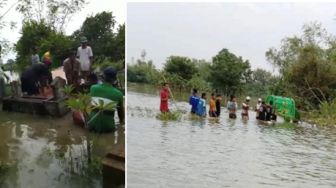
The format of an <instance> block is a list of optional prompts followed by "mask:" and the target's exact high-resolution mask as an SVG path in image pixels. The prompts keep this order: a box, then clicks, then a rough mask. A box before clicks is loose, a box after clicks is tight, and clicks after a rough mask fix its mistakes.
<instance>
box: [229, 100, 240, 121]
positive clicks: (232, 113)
mask: <svg viewBox="0 0 336 188" xmlns="http://www.w3.org/2000/svg"><path fill="white" fill-rule="evenodd" d="M237 108H238V105H237V102H236V97H235V96H234V95H231V97H230V101H229V102H228V104H227V109H228V110H229V118H231V119H236V118H237V115H236V111H237Z"/></svg>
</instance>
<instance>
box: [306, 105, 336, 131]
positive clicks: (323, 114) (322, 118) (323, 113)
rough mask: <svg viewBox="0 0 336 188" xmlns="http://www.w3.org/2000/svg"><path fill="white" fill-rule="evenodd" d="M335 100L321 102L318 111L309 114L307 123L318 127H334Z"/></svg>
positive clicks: (335, 116)
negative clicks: (310, 122) (309, 122)
mask: <svg viewBox="0 0 336 188" xmlns="http://www.w3.org/2000/svg"><path fill="white" fill-rule="evenodd" d="M335 120H336V100H332V101H330V102H326V101H324V102H322V103H321V105H320V106H319V109H316V110H313V111H311V112H310V113H309V117H308V121H312V122H314V123H316V124H319V125H336V121H335Z"/></svg>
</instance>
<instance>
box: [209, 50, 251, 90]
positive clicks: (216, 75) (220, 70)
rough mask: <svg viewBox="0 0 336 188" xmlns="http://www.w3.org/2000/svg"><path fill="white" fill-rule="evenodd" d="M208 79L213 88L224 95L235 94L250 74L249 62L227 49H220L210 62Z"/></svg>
mask: <svg viewBox="0 0 336 188" xmlns="http://www.w3.org/2000/svg"><path fill="white" fill-rule="evenodd" d="M210 68H211V76H210V80H211V81H212V84H213V86H214V87H215V88H218V89H220V90H222V91H223V92H224V93H225V94H226V95H229V94H235V93H236V92H237V91H239V90H240V89H241V87H242V85H243V84H244V83H246V81H247V79H248V77H249V75H250V63H249V62H248V60H245V61H244V60H243V59H242V57H237V56H236V55H235V54H233V53H231V52H229V50H227V49H222V50H221V51H220V52H219V53H218V54H217V55H216V56H215V57H213V60H212V64H211V67H210Z"/></svg>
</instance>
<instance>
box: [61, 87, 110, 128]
mask: <svg viewBox="0 0 336 188" xmlns="http://www.w3.org/2000/svg"><path fill="white" fill-rule="evenodd" d="M66 90H67V91H66V92H68V93H69V92H70V91H71V88H70V87H68V88H67V89H66ZM70 93H71V92H70ZM70 96H71V97H70V98H69V99H68V100H67V101H66V105H67V106H68V107H69V108H71V109H72V110H74V111H79V112H81V113H82V114H83V116H84V121H85V122H84V123H85V125H86V126H87V124H88V123H89V122H90V119H88V117H89V114H90V113H91V112H92V110H98V113H97V114H96V116H97V115H98V114H99V113H100V112H102V111H104V110H108V111H112V110H115V109H116V107H117V103H116V102H114V101H112V102H109V103H104V101H103V100H98V101H92V97H91V96H90V95H88V94H83V93H79V94H76V95H70ZM96 116H94V117H92V118H91V119H94V118H95V117H96Z"/></svg>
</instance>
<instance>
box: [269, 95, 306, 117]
mask: <svg viewBox="0 0 336 188" xmlns="http://www.w3.org/2000/svg"><path fill="white" fill-rule="evenodd" d="M270 101H273V106H275V108H276V113H277V114H278V115H280V116H282V117H284V118H285V120H293V121H294V120H299V119H300V116H299V113H298V111H297V110H296V108H295V101H294V100H293V99H292V98H286V97H281V96H275V95H269V96H267V98H266V103H268V104H269V103H270Z"/></svg>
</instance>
